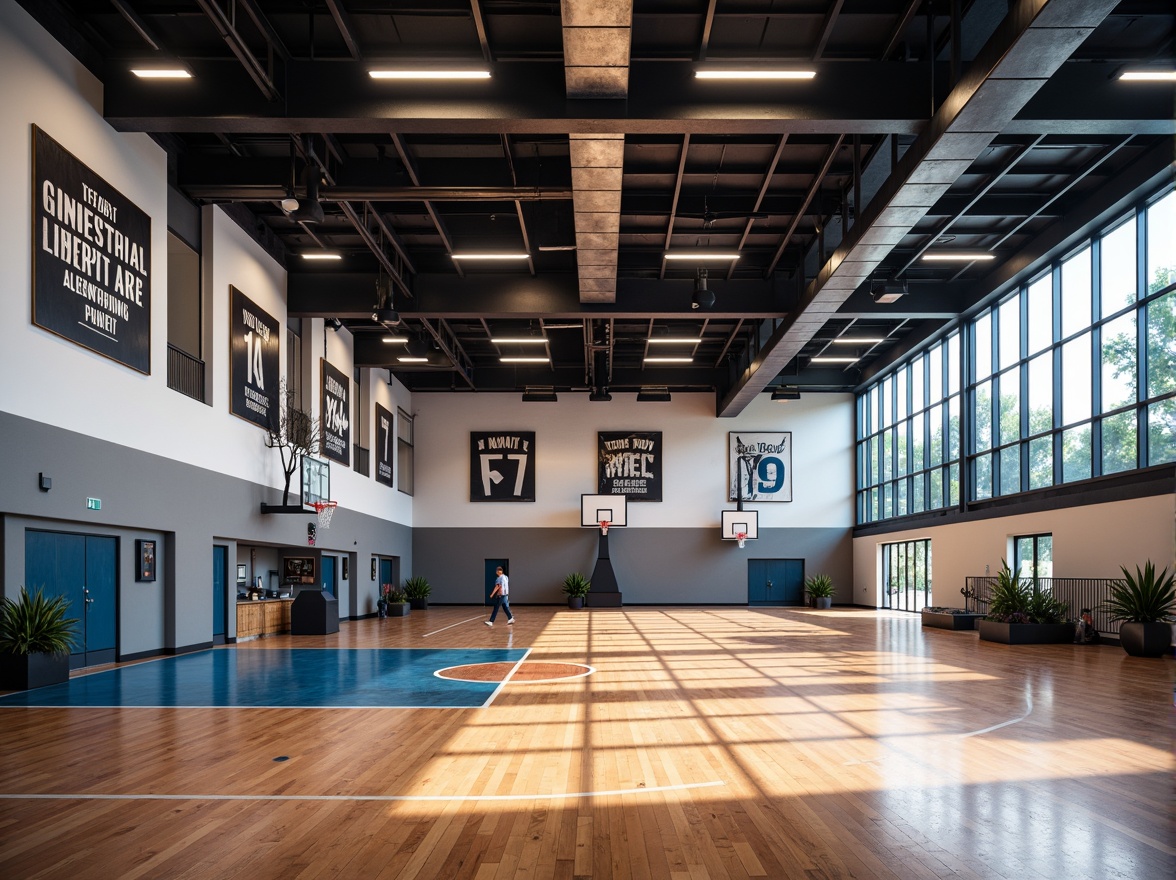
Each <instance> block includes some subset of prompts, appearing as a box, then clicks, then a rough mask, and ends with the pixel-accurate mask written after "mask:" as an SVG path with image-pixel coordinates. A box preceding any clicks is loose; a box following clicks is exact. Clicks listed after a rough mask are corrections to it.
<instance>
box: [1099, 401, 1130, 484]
mask: <svg viewBox="0 0 1176 880" xmlns="http://www.w3.org/2000/svg"><path fill="white" fill-rule="evenodd" d="M1136 426H1137V421H1136V418H1135V410H1133V409H1129V410H1127V411H1126V412H1121V413H1119V414H1118V415H1113V416H1107V417H1106V418H1105V419H1103V420H1102V472H1103V473H1104V474H1117V473H1119V471H1129V470H1131V469H1132V468H1134V467H1135V464H1136V455H1135V449H1136V446H1137V443H1136V434H1137V433H1138V430H1137V427H1136Z"/></svg>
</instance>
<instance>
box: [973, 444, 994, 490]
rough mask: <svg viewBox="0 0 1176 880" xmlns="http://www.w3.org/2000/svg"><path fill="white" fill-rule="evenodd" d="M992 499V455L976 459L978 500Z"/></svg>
mask: <svg viewBox="0 0 1176 880" xmlns="http://www.w3.org/2000/svg"><path fill="white" fill-rule="evenodd" d="M991 497H992V453H988V454H987V455H981V456H979V457H978V458H977V459H976V498H977V500H979V499H981V498H991Z"/></svg>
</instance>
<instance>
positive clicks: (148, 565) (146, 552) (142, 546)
mask: <svg viewBox="0 0 1176 880" xmlns="http://www.w3.org/2000/svg"><path fill="white" fill-rule="evenodd" d="M135 559H137V560H138V562H139V564H138V568H137V569H136V571H135V580H137V581H153V580H155V542H154V541H144V540H141V539H140V540H137V541H135Z"/></svg>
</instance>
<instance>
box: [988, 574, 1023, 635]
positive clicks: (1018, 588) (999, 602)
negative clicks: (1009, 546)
mask: <svg viewBox="0 0 1176 880" xmlns="http://www.w3.org/2000/svg"><path fill="white" fill-rule="evenodd" d="M1032 601H1033V590H1032V588H1031V587H1030V586H1029V584H1028V583H1027V582H1025V581H1022V580H1021V579H1020V578H1019V577H1017V576H1016V575H1015V574H1013V570H1012V569H1011V568H1009V564H1008V563H1007V562H1005V560H1003V559H1002V560H1001V561H1000V571H999V572H997V575H996V581H995V582H994V583H993V584H992V589H991V590H990V591H989V593H988V619H989V620H995V621H998V622H1000V623H1030V622H1031V621H1030V620H1029V605H1030V603H1031V602H1032Z"/></svg>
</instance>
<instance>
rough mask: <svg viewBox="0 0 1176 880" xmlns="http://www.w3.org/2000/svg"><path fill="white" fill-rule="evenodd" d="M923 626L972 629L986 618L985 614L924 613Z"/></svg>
mask: <svg viewBox="0 0 1176 880" xmlns="http://www.w3.org/2000/svg"><path fill="white" fill-rule="evenodd" d="M922 615H923V626H933V627H935V628H936V629H970V630H974V629H975V628H976V621H978V620H980V619H981V618H983V617H984V615H983V614H976V613H973V612H967V613H965V614H948V613H946V612H944V611H923V612H922Z"/></svg>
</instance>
